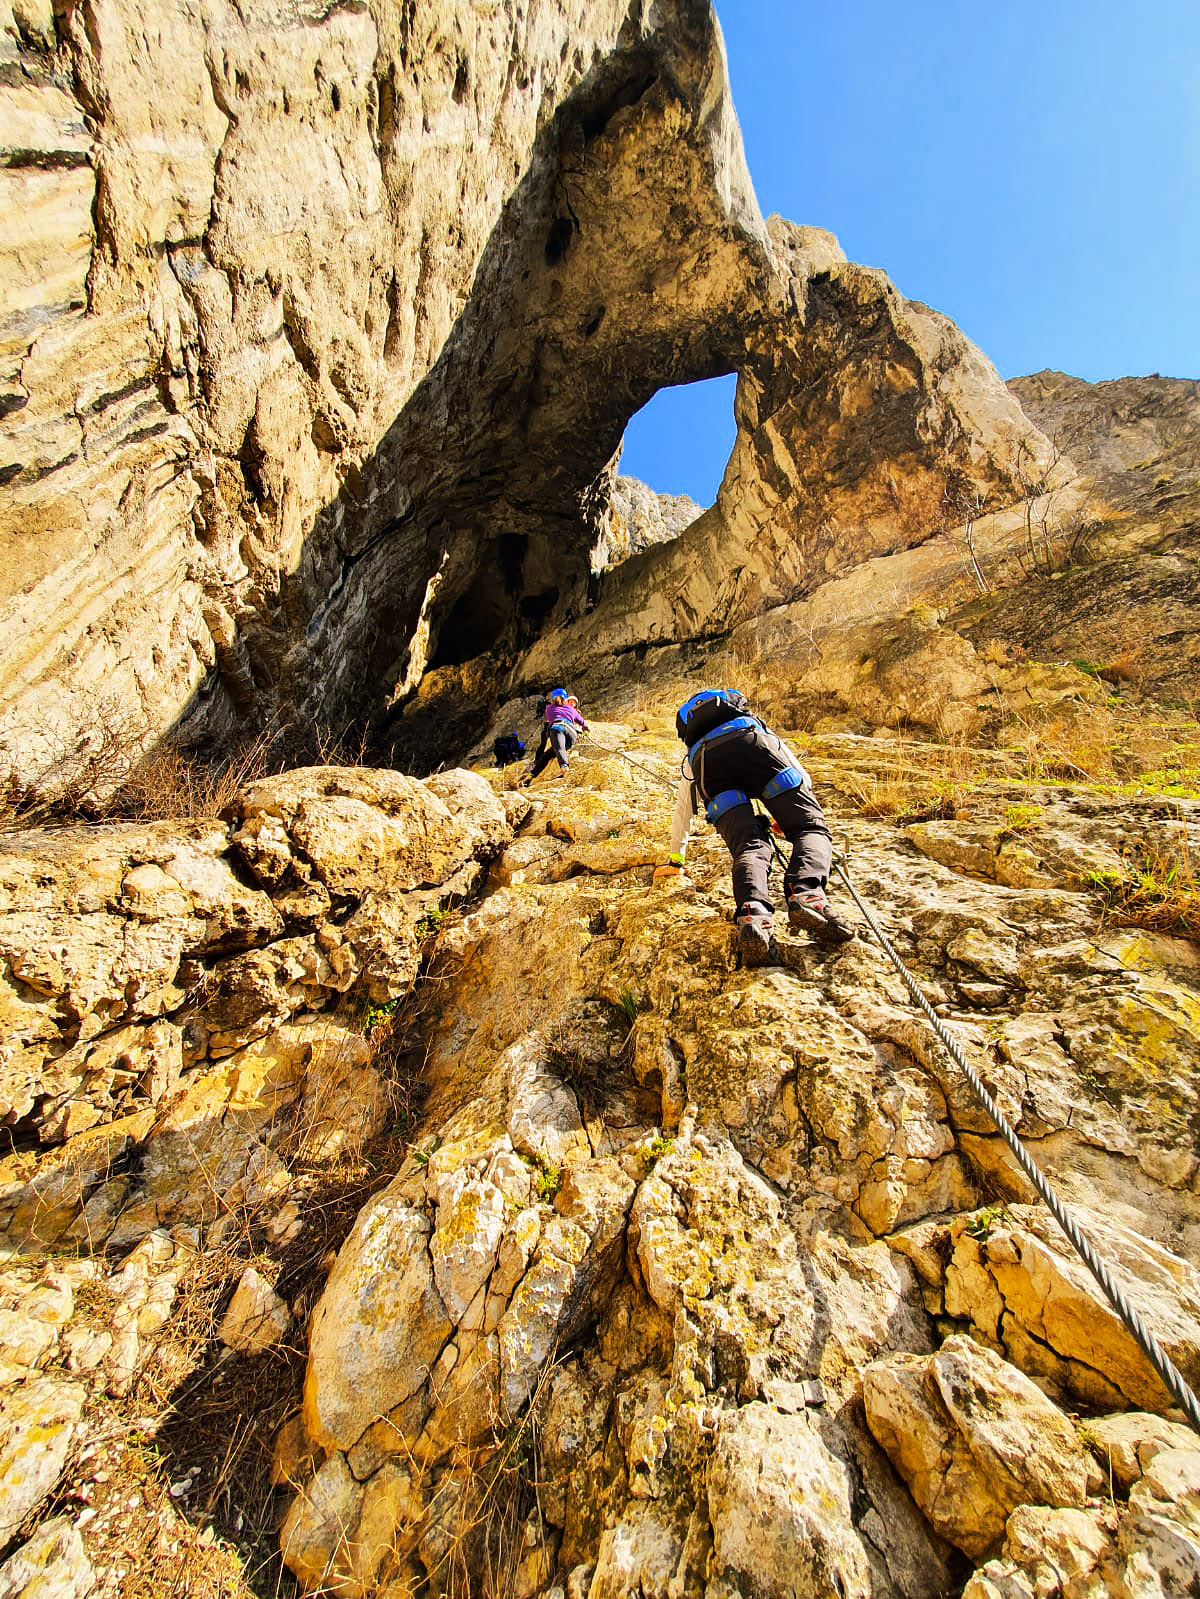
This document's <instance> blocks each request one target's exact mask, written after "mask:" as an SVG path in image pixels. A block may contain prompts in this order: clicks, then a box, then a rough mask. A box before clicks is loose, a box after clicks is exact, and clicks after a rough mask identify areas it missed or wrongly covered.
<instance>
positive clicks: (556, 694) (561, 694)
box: [546, 688, 567, 705]
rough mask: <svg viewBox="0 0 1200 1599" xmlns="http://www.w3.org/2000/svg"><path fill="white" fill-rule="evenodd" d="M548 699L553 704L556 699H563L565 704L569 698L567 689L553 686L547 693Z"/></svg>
mask: <svg viewBox="0 0 1200 1599" xmlns="http://www.w3.org/2000/svg"><path fill="white" fill-rule="evenodd" d="M546 700H547V702H548V703H551V704H552V703H553V702H554V701H555V700H562V702H563V704H564V705H565V704H566V700H567V691H566V689H565V688H552V689H551V690H550V692H549V694H547V695H546Z"/></svg>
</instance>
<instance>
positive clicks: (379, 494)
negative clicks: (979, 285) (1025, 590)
mask: <svg viewBox="0 0 1200 1599" xmlns="http://www.w3.org/2000/svg"><path fill="white" fill-rule="evenodd" d="M0 27H2V31H0V39H2V40H3V44H2V48H3V50H4V53H5V60H6V73H7V75H6V77H5V82H4V86H3V87H2V88H0V96H3V102H2V103H3V104H4V106H5V116H6V121H5V123H4V127H5V129H6V130H7V131H6V132H5V134H4V137H5V140H6V144H7V150H8V154H7V156H6V160H5V165H4V167H3V169H2V178H3V185H4V190H3V192H4V200H5V203H4V205H3V208H2V211H3V215H4V218H5V222H4V233H3V236H2V241H3V242H2V246H0V274H2V276H0V283H3V286H4V299H5V306H6V320H5V322H4V333H3V340H4V342H3V362H4V366H3V371H2V373H0V381H2V383H3V386H4V387H3V395H2V400H0V439H2V441H3V449H4V452H5V453H4V458H3V462H2V463H0V474H2V475H3V481H4V483H5V512H4V515H5V517H6V520H5V521H4V522H3V523H0V539H2V540H3V548H4V550H5V552H6V558H5V560H4V562H3V568H4V572H5V580H4V581H5V584H6V588H5V590H4V592H3V594H2V595H0V622H2V623H3V627H2V629H0V631H2V632H3V636H4V639H5V645H4V654H3V658H2V660H0V736H2V740H3V747H4V750H5V753H6V757H7V759H8V761H9V762H10V763H12V764H15V766H16V768H17V770H18V772H19V774H20V776H21V777H22V779H23V780H32V779H35V778H38V777H39V776H40V777H41V778H43V779H44V780H46V781H47V782H49V781H51V780H52V779H54V778H58V779H61V778H62V777H63V773H64V767H67V768H69V767H70V766H71V764H72V762H73V761H78V760H80V759H82V758H85V757H86V755H87V753H88V752H89V751H91V752H92V753H94V752H95V748H96V746H97V745H100V746H106V745H114V746H117V747H119V748H120V749H123V750H126V751H129V750H132V751H133V752H134V753H136V751H137V750H138V749H140V748H141V747H142V746H143V745H144V744H145V743H146V742H147V741H148V740H149V739H150V737H151V736H152V735H154V734H156V733H158V732H161V731H162V730H163V729H165V728H167V727H169V726H172V725H173V724H176V723H177V722H179V720H180V718H183V730H184V731H186V732H187V733H189V734H196V735H199V734H206V735H208V736H209V737H211V738H213V739H217V740H221V739H226V738H228V736H229V735H230V733H231V732H232V731H233V730H235V729H237V728H245V727H250V728H253V729H254V730H255V731H257V730H258V728H260V727H261V726H262V725H263V723H264V722H265V721H267V720H269V719H270V718H271V717H273V716H278V717H279V718H281V719H282V720H285V721H286V720H290V719H292V718H297V717H298V718H300V719H301V720H302V721H303V723H304V724H305V725H307V724H309V723H311V722H314V721H316V722H318V723H325V724H333V723H336V724H337V725H338V726H343V725H345V723H346V721H347V720H349V719H351V718H352V717H354V716H356V715H359V716H362V715H369V716H371V717H374V718H376V719H377V718H378V717H379V716H380V715H381V714H382V712H383V711H384V710H385V708H386V707H388V706H389V705H390V704H392V703H393V702H395V701H397V700H403V699H404V698H405V697H406V696H408V695H409V694H410V693H411V692H412V690H413V689H414V688H415V687H416V685H417V684H418V682H419V681H420V679H421V676H422V673H423V672H424V671H425V669H426V667H427V666H428V665H430V664H431V663H432V664H434V665H438V666H442V667H445V668H447V669H449V668H453V667H454V666H456V665H457V664H458V663H461V662H463V661H465V660H467V659H469V658H472V657H475V656H478V655H480V654H481V653H484V652H488V651H498V652H500V653H501V654H504V653H505V652H511V651H512V650H513V649H514V648H515V647H517V646H519V645H521V644H522V643H524V642H527V641H528V639H529V638H531V637H532V636H533V635H534V634H535V633H536V632H537V630H538V629H540V628H542V627H544V626H546V625H549V624H551V623H556V622H560V621H562V620H563V619H565V618H568V617H570V616H571V615H576V614H578V613H579V612H580V610H581V609H582V608H583V605H584V604H585V601H586V598H587V585H588V577H589V572H588V567H589V551H590V550H591V549H592V548H593V547H594V546H595V545H596V544H597V540H598V539H600V540H601V542H602V543H603V542H604V541H605V540H607V541H608V542H609V543H610V544H611V542H612V538H613V528H614V522H613V514H614V513H612V512H610V511H609V510H608V503H609V495H610V486H611V478H610V475H609V472H608V469H607V463H608V462H609V461H610V459H611V458H612V456H613V455H614V453H615V451H616V449H617V447H618V445H619V442H620V437H621V433H622V430H623V428H624V425H625V422H626V421H627V419H628V417H629V416H630V415H631V414H632V413H633V412H634V411H635V410H636V409H637V408H638V407H639V406H640V405H641V404H643V403H644V401H645V400H646V399H648V398H649V397H650V395H651V394H652V393H653V392H654V391H655V390H656V389H657V388H658V387H660V386H661V385H663V384H668V383H680V382H686V381H690V380H693V379H699V378H705V377H710V376H713V375H716V374H717V373H721V372H730V371H738V372H739V373H741V375H742V384H741V390H740V398H739V400H738V407H737V414H738V421H739V443H738V445H737V447H736V448H735V452H734V457H733V460H732V461H731V463H730V468H729V473H728V477H727V484H726V487H725V489H724V490H723V493H722V499H721V501H720V502H719V506H718V510H717V513H715V514H714V513H710V516H709V519H708V521H707V523H704V524H702V528H703V531H700V532H698V533H697V534H696V536H695V539H694V540H693V541H692V545H689V553H688V554H687V555H686V557H685V564H687V565H692V564H694V562H695V559H696V556H697V554H698V553H699V554H702V555H704V557H705V558H706V560H707V559H708V558H709V557H710V556H712V555H713V554H714V553H715V554H717V555H718V556H719V559H718V562H717V568H716V570H717V572H718V573H720V572H725V571H729V572H733V571H734V570H736V569H738V568H739V567H744V573H743V576H742V577H741V578H738V579H736V580H734V579H732V578H731V579H730V582H729V584H728V585H727V586H726V587H723V586H722V579H721V578H720V577H719V576H718V577H717V578H716V587H715V588H712V589H711V590H710V587H708V586H707V585H709V583H710V580H709V579H707V578H706V579H704V581H703V584H702V587H701V589H695V588H694V587H692V586H689V584H688V583H687V582H685V580H684V577H683V573H682V568H681V567H680V566H679V565H678V564H677V561H676V563H675V564H673V563H672V560H671V559H670V558H668V559H667V560H666V564H665V566H664V568H663V576H662V586H663V588H664V591H665V594H664V600H663V602H662V605H663V606H665V609H663V608H662V607H661V606H660V608H659V609H658V610H656V611H655V613H654V615H653V617H651V618H649V619H647V622H646V625H643V624H642V623H640V622H638V621H637V620H636V619H635V617H633V616H632V615H631V616H630V617H629V618H628V620H627V623H626V624H625V626H626V629H627V630H633V631H637V632H640V633H644V634H646V635H647V636H656V637H657V636H659V635H660V634H661V633H662V630H663V627H664V626H665V625H667V623H668V621H670V623H671V625H673V626H674V627H675V628H676V630H677V631H678V632H680V633H681V634H688V633H691V632H694V631H696V630H697V629H698V628H702V627H704V626H706V625H708V622H709V620H712V621H717V622H719V621H722V620H727V619H734V618H736V617H740V616H742V615H745V614H747V612H748V611H752V610H754V609H755V608H757V607H758V606H760V605H761V604H762V603H765V602H767V601H769V600H778V599H779V598H781V597H784V596H786V595H789V594H791V593H792V592H794V591H795V589H796V587H797V585H801V586H803V585H805V584H807V583H808V582H809V581H810V580H811V579H812V577H813V575H814V573H815V572H817V571H819V570H823V569H824V568H825V566H826V564H827V563H840V562H844V561H845V560H846V559H847V557H848V556H850V555H852V554H861V553H864V552H871V551H875V550H878V549H880V548H888V549H890V548H896V547H902V546H905V545H908V544H911V543H913V542H915V541H917V540H919V539H920V538H921V537H924V536H925V535H926V534H927V532H928V531H929V529H930V527H931V526H932V525H933V524H932V518H933V515H934V511H935V509H936V507H937V506H938V505H939V504H940V500H941V497H942V495H943V492H944V490H945V488H946V485H947V483H948V481H949V480H950V479H951V478H953V479H954V481H955V482H956V483H957V482H958V481H959V480H960V479H961V480H962V482H969V483H971V484H974V485H976V486H977V487H978V488H979V489H980V491H981V492H982V491H983V490H984V489H985V488H986V489H987V490H988V491H989V492H992V493H994V494H998V495H1000V496H1001V497H1003V496H1004V495H1005V494H1006V493H1007V494H1009V495H1012V494H1015V493H1018V492H1020V485H1019V483H1018V481H1017V478H1018V474H1017V473H1016V470H1015V468H1016V465H1017V463H1018V459H1019V458H1020V459H1026V460H1034V461H1037V460H1040V459H1042V457H1043V455H1044V444H1043V441H1042V440H1041V438H1040V435H1038V434H1037V433H1036V432H1035V431H1034V430H1032V429H1031V427H1030V426H1029V424H1028V423H1027V422H1026V421H1025V419H1024V417H1023V416H1022V414H1021V412H1020V410H1019V408H1018V407H1017V406H1016V404H1015V402H1014V401H1013V400H1012V399H1011V397H1010V396H1008V395H1007V394H1006V392H1005V391H1004V389H1003V388H1002V386H1001V385H1000V384H999V382H998V380H997V379H996V377H995V374H994V373H993V372H992V371H991V369H990V368H989V367H988V366H987V364H986V362H984V361H983V360H982V358H981V357H979V356H978V354H977V352H975V351H973V350H972V349H971V347H970V346H969V345H967V344H966V342H965V341H964V340H962V338H961V336H959V335H958V334H957V333H955V332H954V330H953V329H951V328H950V326H949V324H947V323H945V322H944V321H943V320H942V319H940V318H937V317H935V316H934V315H933V314H932V313H929V312H927V311H925V310H924V309H923V308H920V307H916V306H912V305H907V306H906V305H905V304H904V302H902V301H901V300H900V299H899V297H898V296H897V295H896V293H895V291H894V290H893V289H891V288H890V286H889V285H888V284H887V282H886V280H885V279H884V278H882V276H880V275H879V274H877V273H872V272H866V271H864V270H862V269H859V268H853V267H849V266H847V265H846V264H845V263H844V262H843V261H842V260H841V257H840V253H839V252H838V251H837V249H836V246H835V245H834V243H833V241H832V240H831V239H829V237H828V235H822V234H818V233H816V232H814V231H813V230H804V229H793V228H790V227H789V226H788V225H786V224H779V223H774V224H772V226H771V228H770V230H768V229H767V228H766V226H765V225H764V223H763V221H762V219H761V217H760V215H759V213H758V209H757V206H756V203H755V200H754V195H753V191H752V188H751V185H750V182H749V179H748V176H747V174H746V170H745V165H744V161H743V157H742V151H741V143H740V137H739V134H738V129H737V124H736V120H735V118H734V114H733V110H732V106H731V103H730V100H729V95H728V88H727V84H726V78H725V68H724V58H723V51H722V46H721V41H720V35H719V32H718V30H717V27H716V24H715V21H714V19H713V16H712V13H711V11H710V10H709V8H708V6H707V5H706V4H703V3H700V0H689V3H688V4H686V5H684V6H681V7H679V6H677V7H673V8H670V12H669V15H668V14H667V13H666V12H662V13H661V14H660V12H659V11H657V10H654V9H651V10H650V11H649V12H647V11H645V10H644V9H643V8H641V7H628V6H626V5H622V4H620V3H614V0H537V3H535V4H534V5H532V6H531V7H527V8H526V9H524V10H523V11H522V13H521V15H520V16H519V17H509V16H508V14H507V13H500V12H495V11H493V10H491V9H487V8H485V9H484V10H482V11H481V10H480V9H479V7H478V6H475V5H472V4H468V3H467V0H461V3H457V4H453V5H450V6H449V7H447V6H445V5H437V6H431V5H428V4H425V3H421V4H418V5H416V6H413V7H407V8H401V10H400V11H399V12H397V11H396V9H395V8H394V7H391V6H387V5H382V4H380V5H376V6H374V7H373V8H372V7H368V8H366V9H359V10H352V11H347V10H340V11H337V12H334V13H330V12H327V11H326V10H323V9H320V8H318V9H317V10H315V11H313V12H311V14H310V13H308V12H305V11H304V9H303V7H301V9H300V10H299V11H297V12H295V13H294V14H292V13H289V14H288V17H287V18H286V19H285V18H282V17H281V16H280V15H279V14H278V12H277V11H276V10H274V9H272V8H271V7H266V8H262V7H260V8H259V9H257V10H256V9H255V8H254V7H251V8H250V9H249V10H247V9H246V8H245V7H244V6H243V7H233V6H229V5H225V4H216V5H205V6H200V7H195V6H191V5H189V4H187V3H185V0H180V3H175V0H167V4H166V9H165V10H163V9H162V6H161V5H160V3H159V0H95V3H94V4H90V5H89V6H88V7H85V8H84V9H83V10H72V11H70V12H69V13H63V14H62V15H61V16H60V17H59V18H58V20H57V21H56V20H55V18H54V17H52V16H51V12H50V8H49V7H48V6H47V7H42V8H39V7H38V6H36V5H29V6H23V7H22V8H21V9H20V10H19V11H14V12H12V13H11V14H10V13H8V12H5V13H4V20H3V21H2V23H0ZM651 156H652V159H650V157H651ZM268 241H269V243H268ZM801 392H803V394H804V396H805V398H804V400H803V403H802V404H798V403H796V401H795V396H796V395H797V394H798V393H801ZM616 515H617V520H618V522H619V521H620V520H621V515H620V512H619V511H618V512H617V513H616ZM605 530H607V531H605ZM693 546H694V548H693ZM748 551H753V552H754V554H753V559H752V560H751V561H750V564H749V566H746V565H745V560H746V554H747V552H748ZM771 573H774V574H775V576H774V577H772V576H770V575H769V574H771ZM629 582H632V584H633V588H629V587H628V586H626V585H627V584H628V583H629ZM644 585H645V575H644V574H643V573H642V572H641V569H640V567H639V568H638V571H637V572H636V573H634V574H631V578H630V579H628V580H624V579H623V580H622V582H621V584H620V585H619V587H620V592H621V594H622V596H623V598H622V599H621V600H620V602H619V604H620V606H621V607H622V608H623V610H628V609H629V607H630V605H631V596H632V594H633V593H634V591H635V590H636V591H639V592H640V591H643V590H644ZM658 603H659V602H656V604H658ZM489 670H490V671H491V673H492V675H493V676H494V674H495V667H494V665H493V666H492V667H491V668H490V669H489ZM419 732H420V728H419V726H418V727H417V729H416V730H411V729H410V731H409V733H408V735H407V736H408V738H409V741H410V743H411V742H412V741H413V740H416V741H417V743H419V742H420V739H419V736H418V735H419ZM443 743H444V741H443Z"/></svg>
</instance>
